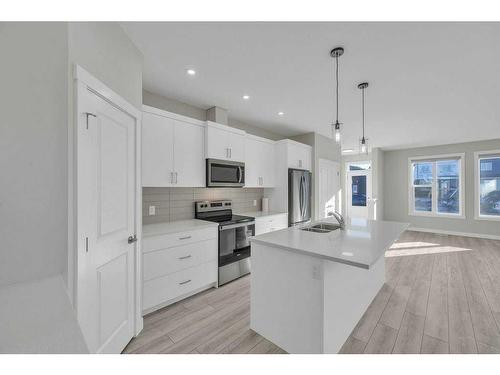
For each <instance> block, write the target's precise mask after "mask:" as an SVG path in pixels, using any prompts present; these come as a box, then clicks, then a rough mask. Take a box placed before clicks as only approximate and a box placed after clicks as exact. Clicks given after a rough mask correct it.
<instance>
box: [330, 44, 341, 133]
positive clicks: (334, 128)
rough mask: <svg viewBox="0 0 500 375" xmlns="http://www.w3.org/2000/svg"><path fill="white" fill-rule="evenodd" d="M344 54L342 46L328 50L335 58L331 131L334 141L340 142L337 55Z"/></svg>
mask: <svg viewBox="0 0 500 375" xmlns="http://www.w3.org/2000/svg"><path fill="white" fill-rule="evenodd" d="M343 54H344V49H343V48H342V47H336V48H334V49H332V50H331V51H330V56H331V57H333V58H334V59H335V108H336V114H335V122H334V123H332V132H333V137H334V138H335V142H337V143H340V122H339V57H340V56H342V55H343Z"/></svg>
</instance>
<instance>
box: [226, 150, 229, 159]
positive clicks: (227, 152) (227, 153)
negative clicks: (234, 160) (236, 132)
mask: <svg viewBox="0 0 500 375" xmlns="http://www.w3.org/2000/svg"><path fill="white" fill-rule="evenodd" d="M226 158H228V159H229V149H228V148H226Z"/></svg>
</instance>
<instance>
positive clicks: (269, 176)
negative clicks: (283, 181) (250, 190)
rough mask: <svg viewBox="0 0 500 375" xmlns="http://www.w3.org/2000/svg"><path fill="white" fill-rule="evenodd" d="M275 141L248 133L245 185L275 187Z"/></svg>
mask: <svg viewBox="0 0 500 375" xmlns="http://www.w3.org/2000/svg"><path fill="white" fill-rule="evenodd" d="M274 143H275V142H274V141H271V140H269V139H266V138H261V137H256V136H253V135H249V134H247V136H246V138H245V187H274V175H275V170H274V166H275V160H274Z"/></svg>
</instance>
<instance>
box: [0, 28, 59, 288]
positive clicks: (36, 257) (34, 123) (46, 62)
mask: <svg viewBox="0 0 500 375" xmlns="http://www.w3.org/2000/svg"><path fill="white" fill-rule="evenodd" d="M66 27H67V26H66V24H65V23H2V24H0V51H1V57H0V113H1V114H2V119H1V121H0V170H1V171H2V172H1V174H2V177H1V179H0V238H1V244H0V286H4V285H7V284H12V283H17V282H24V281H30V280H35V279H40V278H43V277H46V276H50V275H54V274H58V273H61V272H63V270H64V268H65V266H66V263H65V259H66V251H67V246H66V244H67V229H66V228H67V116H68V114H67V111H68V107H67V100H68V99H67V73H66V72H67V63H68V59H67V42H68V41H67V32H66Z"/></svg>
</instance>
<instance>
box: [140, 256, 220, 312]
mask: <svg viewBox="0 0 500 375" xmlns="http://www.w3.org/2000/svg"><path fill="white" fill-rule="evenodd" d="M217 270H218V268H217V261H213V262H208V263H203V264H200V265H198V266H195V267H192V268H188V269H185V270H182V271H179V272H176V273H172V274H170V275H167V276H163V277H159V278H156V279H153V280H150V281H146V282H144V293H143V310H147V309H150V308H152V307H154V306H157V305H160V304H164V303H165V302H168V301H169V300H172V299H174V298H177V297H180V296H182V295H184V294H187V293H190V292H192V291H194V290H196V289H199V288H201V287H203V286H205V285H208V284H210V283H214V282H216V281H217Z"/></svg>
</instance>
